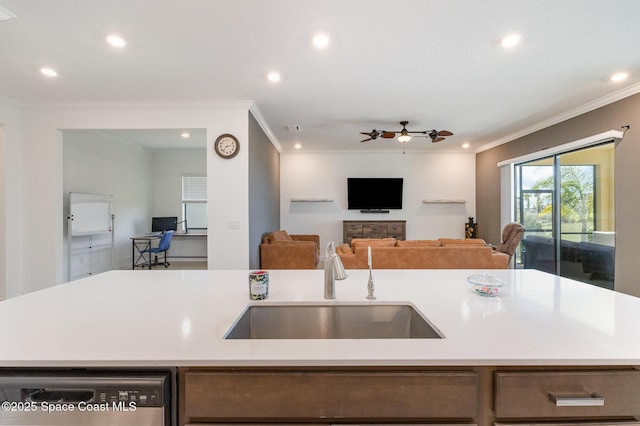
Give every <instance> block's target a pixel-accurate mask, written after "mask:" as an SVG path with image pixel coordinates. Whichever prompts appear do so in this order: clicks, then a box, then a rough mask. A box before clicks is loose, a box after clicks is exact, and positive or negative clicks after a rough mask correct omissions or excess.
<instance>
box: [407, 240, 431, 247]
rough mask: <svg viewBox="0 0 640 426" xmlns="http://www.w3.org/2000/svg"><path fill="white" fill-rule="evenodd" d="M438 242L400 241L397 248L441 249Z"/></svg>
mask: <svg viewBox="0 0 640 426" xmlns="http://www.w3.org/2000/svg"><path fill="white" fill-rule="evenodd" d="M441 245H442V244H440V241H438V240H398V241H396V247H440V246H441Z"/></svg>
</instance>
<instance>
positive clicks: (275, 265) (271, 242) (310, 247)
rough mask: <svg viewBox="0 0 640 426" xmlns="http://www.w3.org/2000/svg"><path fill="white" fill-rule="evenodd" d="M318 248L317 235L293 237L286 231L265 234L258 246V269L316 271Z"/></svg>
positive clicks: (318, 238)
mask: <svg viewBox="0 0 640 426" xmlns="http://www.w3.org/2000/svg"><path fill="white" fill-rule="evenodd" d="M319 246H320V237H319V236H318V235H302V234H299V235H294V234H289V233H287V231H274V232H271V233H269V234H265V235H263V237H262V243H261V244H260V268H262V269H316V268H317V267H318V259H319Z"/></svg>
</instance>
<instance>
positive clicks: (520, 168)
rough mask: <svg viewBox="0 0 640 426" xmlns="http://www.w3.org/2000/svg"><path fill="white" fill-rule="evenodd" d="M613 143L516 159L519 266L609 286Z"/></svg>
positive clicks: (612, 247)
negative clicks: (520, 233)
mask: <svg viewBox="0 0 640 426" xmlns="http://www.w3.org/2000/svg"><path fill="white" fill-rule="evenodd" d="M613 149H614V144H613V143H607V144H602V145H597V146H593V147H589V148H585V149H581V150H576V151H571V152H567V153H563V154H558V155H555V156H551V157H547V158H543V159H539V160H535V161H530V162H527V163H521V164H517V165H516V166H515V177H516V179H515V182H516V191H515V193H516V200H515V201H516V203H515V206H516V215H515V216H516V220H518V221H519V222H520V223H522V224H524V226H525V237H524V239H523V241H522V244H521V247H520V250H521V251H520V253H519V256H518V257H517V259H518V266H520V267H524V268H531V269H539V270H542V271H546V272H550V273H553V274H557V275H562V276H565V277H569V278H573V279H576V280H579V281H583V282H588V283H591V284H594V285H598V286H602V287H607V288H613V284H614V282H613V281H614V259H615V220H614V198H613V197H614V191H613V183H614V181H613V177H614V175H613Z"/></svg>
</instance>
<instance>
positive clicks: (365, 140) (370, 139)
mask: <svg viewBox="0 0 640 426" xmlns="http://www.w3.org/2000/svg"><path fill="white" fill-rule="evenodd" d="M372 140H373V138H369V139H364V140H361V141H360V143H362V142H368V141H372Z"/></svg>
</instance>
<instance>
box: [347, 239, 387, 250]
mask: <svg viewBox="0 0 640 426" xmlns="http://www.w3.org/2000/svg"><path fill="white" fill-rule="evenodd" d="M395 245H396V239H395V238H354V239H353V240H351V247H352V248H353V249H354V250H355V249H356V248H357V247H368V246H371V247H393V246H395Z"/></svg>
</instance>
